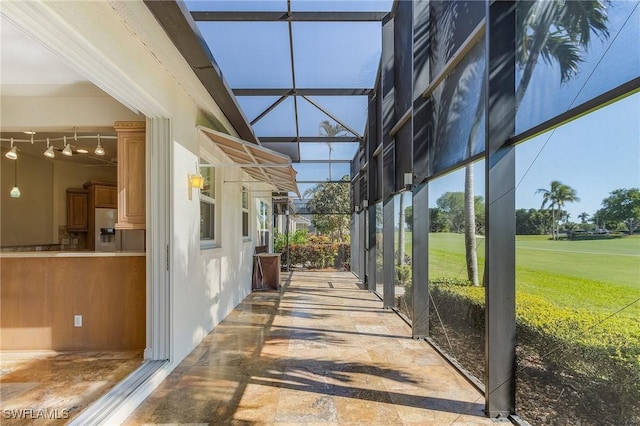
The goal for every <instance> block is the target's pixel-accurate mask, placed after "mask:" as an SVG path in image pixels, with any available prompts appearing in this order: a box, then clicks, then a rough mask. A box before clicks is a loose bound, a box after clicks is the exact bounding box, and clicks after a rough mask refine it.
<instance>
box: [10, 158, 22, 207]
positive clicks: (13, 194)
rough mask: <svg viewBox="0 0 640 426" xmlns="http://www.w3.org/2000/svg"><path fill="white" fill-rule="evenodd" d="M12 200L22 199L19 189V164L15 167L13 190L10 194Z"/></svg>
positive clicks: (16, 163)
mask: <svg viewBox="0 0 640 426" xmlns="http://www.w3.org/2000/svg"><path fill="white" fill-rule="evenodd" d="M9 195H11V198H20V188H18V162H17V161H16V162H15V165H14V167H13V188H11V192H9Z"/></svg>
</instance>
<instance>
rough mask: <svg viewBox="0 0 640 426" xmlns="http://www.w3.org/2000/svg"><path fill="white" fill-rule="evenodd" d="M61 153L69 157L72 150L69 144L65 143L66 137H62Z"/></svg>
mask: <svg viewBox="0 0 640 426" xmlns="http://www.w3.org/2000/svg"><path fill="white" fill-rule="evenodd" d="M62 155H66V156H67V157H71V156H72V155H73V152H72V151H71V144H67V137H66V136H65V137H64V149H63V150H62Z"/></svg>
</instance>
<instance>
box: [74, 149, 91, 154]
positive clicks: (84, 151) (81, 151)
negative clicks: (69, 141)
mask: <svg viewBox="0 0 640 426" xmlns="http://www.w3.org/2000/svg"><path fill="white" fill-rule="evenodd" d="M76 152H77V153H78V154H88V153H89V151H87V150H86V149H84V148H80V149H76Z"/></svg>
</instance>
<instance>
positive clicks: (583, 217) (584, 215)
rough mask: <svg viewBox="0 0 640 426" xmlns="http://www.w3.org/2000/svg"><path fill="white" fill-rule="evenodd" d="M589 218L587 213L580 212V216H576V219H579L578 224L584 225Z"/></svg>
mask: <svg viewBox="0 0 640 426" xmlns="http://www.w3.org/2000/svg"><path fill="white" fill-rule="evenodd" d="M590 216H591V215H590V214H589V213H587V212H582V213H580V214H579V215H578V219H580V222H581V223H583V224H584V223H587V222H588V221H589V217H590Z"/></svg>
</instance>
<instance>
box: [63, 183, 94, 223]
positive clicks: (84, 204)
mask: <svg viewBox="0 0 640 426" xmlns="http://www.w3.org/2000/svg"><path fill="white" fill-rule="evenodd" d="M88 230H89V193H88V191H86V190H84V189H73V188H70V189H67V231H69V232H87V231H88Z"/></svg>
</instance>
